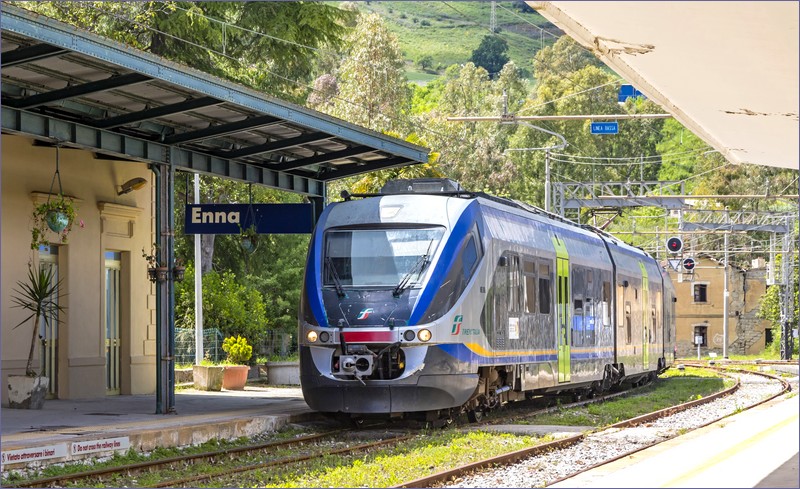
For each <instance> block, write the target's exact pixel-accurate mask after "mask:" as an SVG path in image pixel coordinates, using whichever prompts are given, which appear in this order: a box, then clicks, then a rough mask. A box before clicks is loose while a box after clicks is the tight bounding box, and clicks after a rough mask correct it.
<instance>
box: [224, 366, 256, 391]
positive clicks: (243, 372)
mask: <svg viewBox="0 0 800 489" xmlns="http://www.w3.org/2000/svg"><path fill="white" fill-rule="evenodd" d="M249 372H250V367H249V366H247V365H226V366H225V372H224V373H223V375H222V388H223V389H227V390H229V391H241V390H244V386H245V384H247V374H248V373H249Z"/></svg>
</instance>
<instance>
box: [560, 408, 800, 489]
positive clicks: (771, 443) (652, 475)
mask: <svg viewBox="0 0 800 489" xmlns="http://www.w3.org/2000/svg"><path fill="white" fill-rule="evenodd" d="M798 415H800V397H798V396H797V395H796V393H794V394H788V395H784V396H781V397H779V398H776V399H774V400H772V401H770V402H767V403H764V404H762V405H760V406H756V407H754V408H752V409H748V410H746V411H744V412H741V413H738V414H735V415H733V416H729V417H727V418H725V419H722V420H720V421H718V422H716V423H713V424H710V425H708V426H706V427H704V428H700V429H698V430H694V431H691V432H689V433H687V434H685V435H682V436H678V437H676V438H673V439H672V440H669V441H666V442H664V443H661V444H658V445H656V446H653V447H650V448H647V449H645V450H642V451H640V452H637V453H634V454H632V455H629V456H626V457H623V458H621V459H619V460H616V461H614V462H612V463H610V464H606V465H603V466H601V467H597V468H595V469H592V470H589V471H587V472H583V473H581V474H578V475H576V476H575V477H571V478H569V479H565V480H563V481H561V482H559V483H556V484H553V485H550V486H548V487H615V488H620V487H695V488H696V487H772V488H778V487H780V488H783V487H800V472H798V462H800V425H799V424H798Z"/></svg>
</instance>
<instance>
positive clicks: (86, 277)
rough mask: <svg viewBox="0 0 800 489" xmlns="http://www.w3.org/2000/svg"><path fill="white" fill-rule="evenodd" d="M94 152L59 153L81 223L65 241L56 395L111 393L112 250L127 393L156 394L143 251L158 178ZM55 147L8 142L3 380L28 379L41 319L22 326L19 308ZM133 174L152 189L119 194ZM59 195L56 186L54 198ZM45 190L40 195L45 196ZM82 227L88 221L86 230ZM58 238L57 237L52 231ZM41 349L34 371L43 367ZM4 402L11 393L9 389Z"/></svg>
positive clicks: (4, 166)
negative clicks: (35, 327)
mask: <svg viewBox="0 0 800 489" xmlns="http://www.w3.org/2000/svg"><path fill="white" fill-rule="evenodd" d="M100 158H102V156H100V157H99V158H98V157H96V156H95V154H93V153H92V152H89V151H84V150H78V149H71V148H64V147H62V148H61V149H59V170H60V171H59V173H60V175H61V183H62V186H63V192H64V194H65V195H68V196H72V197H75V199H76V203H77V216H78V221H79V222H77V223H75V224H74V225H73V227H72V231H71V233H70V234H69V237H68V242H67V243H66V244H59V249H58V253H59V257H58V267H59V274H60V277H61V278H63V289H62V293H63V294H64V297H63V298H62V300H61V304H62V305H63V306H65V312H64V313H63V314H62V315H61V324H60V325H59V337H58V348H57V352H58V365H57V372H58V391H57V397H59V398H64V399H77V398H89V397H100V396H105V395H106V333H105V260H104V252H105V251H118V252H121V257H122V258H121V267H120V270H121V272H120V277H121V285H120V292H121V294H120V296H121V299H120V336H121V339H122V343H121V348H122V352H121V355H120V372H121V379H120V393H121V394H149V393H154V392H155V383H156V381H155V378H156V370H155V366H156V358H155V331H156V327H155V314H154V311H153V310H154V309H155V307H154V303H155V301H154V299H153V294H154V288H153V286H152V284H151V283H150V282H149V280H148V279H147V264H146V261H145V259H144V258H143V257H142V249H143V248H144V249H147V250H149V249H150V243H152V242H153V233H152V224H153V218H152V216H153V211H152V209H153V207H154V206H153V199H154V195H153V190H152V188H153V186H152V181H153V176H152V173H151V172H150V170H149V168H148V166H147V165H146V164H145V163H134V162H118V161H111V160H104V159H100ZM55 162H56V149H55V148H54V147H46V146H37V145H34V144H33V140H32V139H28V138H24V137H21V136H14V135H6V134H4V135H3V136H2V208H1V209H2V228H1V229H0V232H1V233H2V234H1V235H2V242H1V243H0V246H1V248H0V250H1V252H0V258H1V259H2V291H3V293H2V376H3V381H4V384H5V381H6V378H7V376H8V375H9V374H21V373H24V369H25V363H26V360H27V354H28V349H29V345H30V334H31V329H30V328H31V327H32V322H33V320H30V321H29V322H27V323H25V325H24V326H20V327H19V328H14V326H15V325H17V324H18V323H19V322H20V321H22V320H23V319H24V318H25V317H26V314H25V313H24V311H23V310H21V309H20V308H15V307H12V302H11V301H10V296H11V294H12V289H14V288H15V287H16V283H17V282H18V281H20V280H25V279H26V277H27V266H28V263H29V262H32V263H37V261H38V259H39V257H38V255H39V253H38V251H34V250H31V249H30V242H31V233H30V227H31V223H32V221H31V215H32V212H33V208H34V203H35V202H37V201H38V202H42V201H45V200H46V199H47V193H48V192H49V191H50V186H51V182H52V180H53V175H54V172H55V165H56V163H55ZM135 177H143V178H145V179H147V181H148V182H149V184H148V185H147V186H146V187H145V188H143V189H140V190H138V191H133V192H131V193H128V194H125V195H121V196H118V195H117V191H118V189H119V186H120V185H121V184H122V183H123V182H125V181H127V180H129V179H131V178H135ZM57 192H58V182H57V181H56V183H55V185H54V187H53V193H57ZM37 193H38V194H37ZM81 222H82V224H81ZM50 237H51V239H52V240H57V239H58V237H57V236H56V235H55V234H54V233H52V234H51V236H50ZM38 350H39V349H38V348H37V353H36V360H35V361H34V366H36V367H37V368H38V365H39V354H40V353H39V351H38ZM2 396H3V397H2V402H3V404H7V401H8V400H7V393H6V392H5V389H3V390H2Z"/></svg>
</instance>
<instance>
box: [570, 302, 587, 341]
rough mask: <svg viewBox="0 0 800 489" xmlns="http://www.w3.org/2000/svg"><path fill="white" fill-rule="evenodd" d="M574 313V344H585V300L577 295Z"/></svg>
mask: <svg viewBox="0 0 800 489" xmlns="http://www.w3.org/2000/svg"><path fill="white" fill-rule="evenodd" d="M572 305H573V315H572V346H583V345H584V344H585V342H584V338H583V336H584V328H583V326H584V323H583V319H584V317H583V300H582V299H581V298H580V297H577V298H576V299H575V300H574V301H573V304H572Z"/></svg>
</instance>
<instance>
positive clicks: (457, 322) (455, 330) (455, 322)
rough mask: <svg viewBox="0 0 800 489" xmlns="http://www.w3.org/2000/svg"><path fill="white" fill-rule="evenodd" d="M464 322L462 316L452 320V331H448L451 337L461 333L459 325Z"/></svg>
mask: <svg viewBox="0 0 800 489" xmlns="http://www.w3.org/2000/svg"><path fill="white" fill-rule="evenodd" d="M463 321H464V316H462V315H461V314H459V315H458V316H456V317H454V318H453V329H452V330H451V331H450V334H451V335H457V334H459V333H460V332H461V323H462V322H463Z"/></svg>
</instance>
